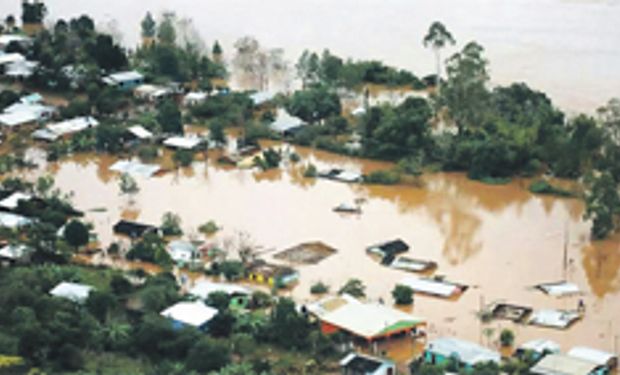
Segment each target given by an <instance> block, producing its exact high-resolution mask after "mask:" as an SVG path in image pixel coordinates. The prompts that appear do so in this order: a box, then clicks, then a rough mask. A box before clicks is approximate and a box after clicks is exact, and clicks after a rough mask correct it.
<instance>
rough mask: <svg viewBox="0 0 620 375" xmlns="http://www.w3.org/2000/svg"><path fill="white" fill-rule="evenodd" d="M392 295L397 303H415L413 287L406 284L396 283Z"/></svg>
mask: <svg viewBox="0 0 620 375" xmlns="http://www.w3.org/2000/svg"><path fill="white" fill-rule="evenodd" d="M392 297H393V298H394V301H395V302H396V304H397V305H411V304H412V303H413V289H411V288H410V287H408V286H406V285H396V286H395V287H394V289H393V290H392Z"/></svg>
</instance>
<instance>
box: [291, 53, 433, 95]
mask: <svg viewBox="0 0 620 375" xmlns="http://www.w3.org/2000/svg"><path fill="white" fill-rule="evenodd" d="M295 68H296V69H297V74H298V77H299V78H300V79H301V80H302V82H303V85H304V87H305V86H307V85H310V84H316V83H319V82H320V83H325V84H328V85H330V86H333V87H344V88H349V89H352V88H359V87H360V86H361V85H364V84H377V85H386V86H390V87H394V86H401V87H406V86H409V87H410V88H413V89H415V90H423V89H426V88H427V87H429V86H432V85H433V84H434V83H435V80H436V77H435V75H429V76H426V77H423V78H421V79H420V78H418V77H417V76H416V75H415V74H413V73H412V72H410V71H408V70H404V69H397V68H394V67H391V66H387V65H385V64H384V63H383V62H381V61H376V60H371V61H365V60H360V61H355V60H352V59H347V60H345V59H343V58H341V57H338V56H336V55H333V54H332V53H331V52H330V51H329V50H327V49H326V50H324V51H323V52H322V54H321V55H320V56H319V55H318V54H317V53H316V52H310V51H308V50H305V51H304V52H303V53H302V55H301V56H300V57H299V60H298V61H297V64H296V65H295Z"/></svg>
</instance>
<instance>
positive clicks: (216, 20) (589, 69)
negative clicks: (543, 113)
mask: <svg viewBox="0 0 620 375" xmlns="http://www.w3.org/2000/svg"><path fill="white" fill-rule="evenodd" d="M46 4H47V5H48V8H49V19H51V20H53V19H57V18H60V17H64V18H68V17H71V16H78V15H80V14H83V13H86V14H89V15H91V16H92V17H94V18H95V19H96V20H97V23H98V24H99V25H102V26H103V27H104V28H108V29H110V28H112V29H116V30H119V31H120V33H121V34H122V40H123V42H124V43H125V44H126V45H127V46H130V47H133V46H135V45H136V43H137V42H138V40H139V35H140V20H141V19H142V17H143V16H144V14H145V13H146V11H147V10H150V11H151V12H152V13H154V14H156V15H158V14H160V13H161V12H163V11H164V10H173V11H175V12H176V13H177V14H178V15H179V16H181V17H190V18H192V19H193V20H194V22H193V23H194V25H195V27H196V29H197V30H198V31H199V33H200V34H201V35H202V37H203V39H204V40H205V41H206V42H207V43H209V44H211V43H212V42H213V41H214V40H216V39H217V40H220V41H221V42H222V44H223V46H224V49H225V57H226V58H227V59H230V58H231V57H232V56H231V55H232V54H231V50H232V44H233V43H234V41H235V40H236V39H238V38H239V37H242V36H245V35H252V36H255V37H256V38H258V40H259V41H260V42H261V43H262V44H263V45H264V46H266V47H269V48H276V47H277V48H283V49H284V50H285V51H286V56H287V58H288V59H289V60H290V61H291V62H293V61H295V60H296V59H297V57H298V56H299V54H300V53H301V51H302V50H303V49H305V48H309V49H313V50H322V49H323V48H329V49H331V50H332V52H334V53H336V54H339V55H342V56H351V57H355V58H365V59H379V60H383V61H385V62H387V63H390V64H395V65H397V66H400V67H404V68H409V69H412V70H413V71H415V72H416V73H418V74H419V75H425V74H428V73H432V72H434V71H433V69H434V57H433V55H432V53H431V52H430V51H429V50H426V49H424V48H423V46H422V42H421V41H422V38H423V37H424V34H425V31H426V30H427V28H428V27H429V25H430V24H431V22H433V21H434V20H441V21H442V22H444V23H445V24H446V25H447V27H448V28H449V29H450V30H451V31H452V33H453V34H454V36H455V38H456V39H457V42H458V45H457V46H456V47H457V48H458V47H462V46H463V45H464V44H465V43H466V42H468V41H470V40H476V41H478V42H479V43H481V44H482V45H483V46H484V47H485V48H486V52H487V56H488V59H489V60H490V62H491V64H490V70H491V77H492V81H493V82H494V83H495V84H506V83H510V82H513V81H525V82H527V83H528V84H530V85H531V86H532V87H534V88H537V89H540V90H543V91H545V92H547V93H548V94H549V95H550V96H551V98H552V99H553V100H554V101H555V102H556V103H557V104H558V105H559V106H560V107H561V108H563V109H565V110H568V111H570V112H571V113H574V112H576V111H588V112H593V111H594V109H596V108H597V107H599V106H601V105H603V104H604V103H606V102H607V100H608V99H610V98H611V97H618V96H620V69H618V67H619V66H620V49H618V46H620V28H618V25H617V20H618V19H619V18H620V1H619V0H512V1H499V0H467V1H459V0H338V1H333V0H303V1H286V0H262V1H250V0H209V1H195V0H150V1H148V2H146V1H127V0H107V1H102V0H88V1H74V0H47V1H46ZM19 7H20V1H19V0H4V1H2V2H0V14H3V13H13V14H17V15H18V14H19ZM454 51H455V48H448V49H447V50H446V51H444V56H448V54H451V53H452V52H454Z"/></svg>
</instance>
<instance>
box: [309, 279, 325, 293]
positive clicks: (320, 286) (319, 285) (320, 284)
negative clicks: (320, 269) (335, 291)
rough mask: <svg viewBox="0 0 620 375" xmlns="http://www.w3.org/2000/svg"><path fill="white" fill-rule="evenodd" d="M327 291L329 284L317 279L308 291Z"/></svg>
mask: <svg viewBox="0 0 620 375" xmlns="http://www.w3.org/2000/svg"><path fill="white" fill-rule="evenodd" d="M327 292H329V285H327V284H324V283H323V282H322V281H319V282H317V283H315V284H313V285H312V286H311V287H310V293H312V294H325V293H327Z"/></svg>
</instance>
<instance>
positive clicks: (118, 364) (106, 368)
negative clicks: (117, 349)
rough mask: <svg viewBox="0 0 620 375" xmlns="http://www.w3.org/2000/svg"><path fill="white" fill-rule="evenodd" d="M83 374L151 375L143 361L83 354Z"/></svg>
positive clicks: (108, 355) (91, 353) (120, 355)
mask: <svg viewBox="0 0 620 375" xmlns="http://www.w3.org/2000/svg"><path fill="white" fill-rule="evenodd" d="M84 362H85V364H84V372H79V373H88V374H99V375H116V374H127V375H134V374H135V375H141V374H152V373H153V369H152V366H151V365H150V364H148V363H147V362H145V361H143V360H139V359H136V358H132V357H129V356H126V355H122V354H118V353H93V352H85V353H84Z"/></svg>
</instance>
